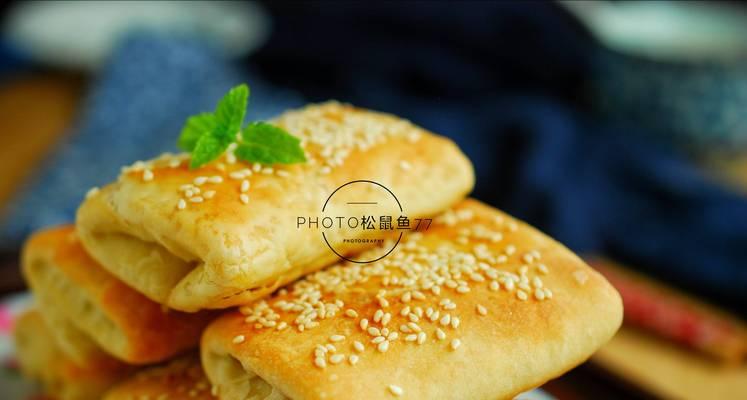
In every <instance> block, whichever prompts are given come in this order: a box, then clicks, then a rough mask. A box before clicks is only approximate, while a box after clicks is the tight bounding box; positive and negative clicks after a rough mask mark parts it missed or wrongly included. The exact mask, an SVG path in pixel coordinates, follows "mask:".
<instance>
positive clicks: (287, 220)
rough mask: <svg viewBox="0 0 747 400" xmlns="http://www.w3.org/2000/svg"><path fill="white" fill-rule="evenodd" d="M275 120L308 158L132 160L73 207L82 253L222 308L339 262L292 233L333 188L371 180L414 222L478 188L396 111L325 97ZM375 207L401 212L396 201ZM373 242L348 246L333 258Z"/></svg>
mask: <svg viewBox="0 0 747 400" xmlns="http://www.w3.org/2000/svg"><path fill="white" fill-rule="evenodd" d="M271 122H272V123H273V124H274V125H276V126H278V127H281V128H282V129H284V130H286V131H287V132H289V133H290V134H291V135H294V136H296V137H298V138H299V139H300V141H299V143H300V144H299V145H300V146H301V147H302V149H303V151H304V153H305V158H306V160H307V162H306V163H302V164H293V165H283V164H276V165H273V166H263V165H260V164H254V165H252V164H249V163H246V162H243V161H238V160H236V159H235V157H232V156H231V154H232V153H231V151H232V148H229V149H228V150H227V153H226V154H225V155H224V156H221V157H219V158H218V159H216V160H214V161H212V162H211V163H208V164H206V165H204V166H202V167H200V168H196V169H190V168H189V166H188V164H189V163H188V162H187V160H188V157H189V155H188V154H182V155H167V156H163V157H160V158H156V159H153V160H150V161H147V162H138V163H135V164H133V165H132V166H130V167H126V168H124V170H123V173H122V174H121V175H120V177H119V179H118V180H117V181H116V182H113V183H111V184H109V185H107V186H104V187H102V188H100V190H98V191H97V192H95V193H93V194H92V195H91V196H89V197H88V198H87V199H85V201H84V202H83V204H82V205H81V207H80V208H79V210H78V213H77V221H76V226H77V230H78V233H79V235H80V237H81V240H82V242H83V244H84V246H85V247H86V249H87V250H88V251H89V253H90V254H91V255H92V256H93V258H95V259H96V260H97V261H99V262H100V263H101V265H103V266H104V267H105V268H106V269H107V270H108V271H110V272H111V273H112V274H114V275H116V276H117V277H118V278H120V279H121V280H123V281H124V282H126V283H127V284H128V285H130V286H131V287H133V288H135V289H137V290H138V291H140V292H142V293H143V294H145V295H146V296H148V297H149V298H151V299H152V300H154V301H156V302H159V303H161V304H164V305H166V306H168V307H170V308H173V309H176V310H181V311H189V312H192V311H196V310H200V309H206V308H227V307H231V306H235V305H240V304H244V303H246V302H249V301H252V300H255V299H258V298H261V297H263V296H266V295H267V294H269V293H272V292H273V291H274V290H275V289H277V288H278V287H279V286H281V285H283V284H286V283H288V282H291V281H293V280H295V279H297V278H299V277H301V276H303V275H305V274H308V273H310V272H313V271H315V270H318V269H320V268H322V267H324V266H326V265H329V264H331V263H333V262H334V261H336V260H337V259H338V256H337V255H336V254H334V253H333V252H332V251H330V249H329V248H328V247H327V245H326V244H325V239H324V238H323V237H322V235H321V233H320V232H319V231H318V230H314V229H309V228H308V227H307V228H304V227H301V228H300V229H299V227H298V226H297V217H299V216H303V217H306V216H318V215H319V214H320V212H321V209H322V206H323V205H324V202H325V199H327V198H328V197H329V196H330V195H331V194H332V193H333V192H334V191H335V189H337V188H338V187H340V186H342V185H344V184H346V183H349V182H352V181H356V180H370V181H375V182H377V183H379V184H381V185H383V186H385V187H386V188H387V189H388V190H390V191H391V192H392V193H394V195H395V196H396V197H397V199H398V202H399V203H400V204H401V205H402V207H403V208H404V212H406V214H407V216H408V217H409V218H410V219H413V220H414V219H415V218H423V217H429V216H432V215H435V214H437V213H438V212H441V211H443V210H445V209H446V208H448V207H450V206H452V205H454V204H456V203H457V202H458V201H460V200H462V199H463V198H464V197H465V196H466V195H467V194H468V193H469V192H470V191H471V190H472V187H473V184H474V172H473V169H472V165H471V163H470V161H469V160H468V159H467V158H466V156H465V155H464V154H463V153H462V152H461V151H460V150H459V148H458V147H457V146H456V144H454V143H453V142H452V141H451V140H449V139H447V138H444V137H441V136H438V135H435V134H433V133H430V132H428V131H426V130H424V129H422V128H420V127H417V126H415V125H414V124H412V123H410V122H408V121H406V120H403V119H401V118H397V117H395V116H393V115H388V114H383V113H378V112H374V111H370V110H365V109H360V108H356V107H353V106H350V105H345V104H340V103H337V102H327V103H323V104H316V105H310V106H307V107H304V108H302V109H298V110H291V111H288V112H286V113H284V114H282V115H280V116H279V117H277V118H275V119H274V120H272V121H271ZM175 159H177V160H183V161H184V162H180V163H179V164H176V163H174V162H173V161H174V160H175ZM403 160H404V161H406V163H405V165H407V168H405V169H403V168H400V165H401V161H403ZM175 165H176V166H175ZM143 171H149V172H148V173H146V174H145V175H146V176H145V177H144V172H143ZM281 171H282V172H281ZM213 177H220V179H218V178H213ZM146 178H147V179H146ZM208 191H209V192H210V193H211V194H210V196H206V195H205V193H207V192H208ZM371 192H372V190H371V187H370V186H366V185H358V186H351V187H350V191H349V195H350V196H353V197H357V198H358V199H361V198H362V199H364V200H368V199H367V198H366V196H369V195H372V194H371ZM381 193H384V191H383V190H381ZM374 195H375V194H374ZM335 207H336V206H335ZM348 208H349V207H348ZM331 210H332V211H336V209H335V208H334V207H332V208H331ZM376 211H377V214H376V215H394V216H395V218H396V216H398V215H400V214H401V211H400V209H399V208H397V207H396V203H394V201H390V202H387V203H386V204H382V205H381V207H380V208H378V209H377V210H376ZM349 214H350V215H354V216H356V217H359V216H360V215H359V214H360V213H359V212H358V211H356V210H345V211H341V213H339V214H338V213H335V214H332V215H335V216H338V215H344V216H348V215H349ZM351 228H352V227H351ZM340 232H341V233H340V235H342V234H343V233H344V235H345V237H348V238H352V239H357V238H361V237H362V236H363V234H364V233H366V232H365V231H364V230H362V229H360V228H357V229H348V228H347V227H346V226H343V228H342V229H340ZM374 245H375V243H366V242H360V241H355V240H353V241H351V242H346V243H341V244H340V245H339V247H338V248H337V251H338V252H339V253H340V254H353V253H356V252H359V251H362V250H365V249H367V248H370V247H372V246H374Z"/></svg>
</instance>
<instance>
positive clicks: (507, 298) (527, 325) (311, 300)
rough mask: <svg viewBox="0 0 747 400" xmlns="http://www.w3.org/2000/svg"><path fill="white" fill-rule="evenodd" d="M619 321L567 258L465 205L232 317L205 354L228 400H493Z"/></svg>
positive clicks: (557, 365) (521, 387) (580, 265)
mask: <svg viewBox="0 0 747 400" xmlns="http://www.w3.org/2000/svg"><path fill="white" fill-rule="evenodd" d="M621 319H622V304H621V301H620V297H619V295H618V293H617V292H616V291H615V289H614V288H613V287H612V286H611V285H610V284H609V283H608V282H607V281H606V280H605V279H604V278H603V277H602V276H601V275H600V274H598V273H597V272H595V271H594V270H592V269H591V268H589V267H588V266H587V265H586V264H585V263H584V262H583V261H582V260H580V259H579V258H578V257H577V256H576V255H574V254H573V253H572V252H571V251H569V250H568V249H567V248H565V247H564V246H562V245H561V244H559V243H557V242H556V241H554V240H552V239H551V238H549V237H547V236H545V235H543V234H542V233H540V232H538V231H537V230H535V229H534V228H532V227H530V226H528V225H526V224H524V223H522V222H519V221H516V220H514V219H513V218H511V217H510V216H508V215H506V214H503V213H502V212H500V211H498V210H495V209H493V208H491V207H489V206H486V205H484V204H481V203H479V202H477V201H475V200H465V201H464V202H462V203H461V204H459V205H458V206H456V207H455V208H454V209H453V210H450V211H448V212H446V213H445V214H443V215H442V216H440V217H438V218H437V220H436V221H435V222H434V224H433V226H432V227H431V228H430V229H429V231H428V232H427V233H425V234H423V235H422V236H420V237H419V235H417V234H415V236H412V235H411V236H410V237H409V239H408V240H407V241H406V242H405V243H404V244H401V245H400V246H399V247H398V248H397V249H396V250H395V252H393V253H392V254H391V255H390V256H388V257H386V258H384V259H383V260H382V261H379V262H377V263H374V264H367V265H337V266H333V267H329V268H327V269H325V270H323V271H320V272H317V273H315V274H312V275H309V276H307V277H305V278H304V279H302V280H300V281H298V282H296V283H294V284H293V285H291V286H290V287H288V288H287V289H284V290H281V291H279V292H278V293H277V294H276V295H274V296H272V297H270V298H268V299H266V300H263V301H259V302H256V303H254V304H251V305H248V306H244V307H242V308H240V309H239V310H237V311H230V312H227V313H226V314H224V315H223V316H221V317H219V318H218V319H217V320H215V321H213V322H212V323H211V324H210V325H209V326H208V328H207V329H206V331H205V333H204V335H203V338H202V344H201V353H202V362H203V367H204V368H205V371H206V374H207V375H208V377H209V379H210V381H211V382H212V383H213V384H214V385H216V386H217V388H218V392H219V394H220V395H221V398H222V399H224V400H233V399H240V398H241V399H243V398H244V397H243V396H244V395H245V394H246V393H247V391H249V390H252V386H261V385H269V386H271V387H273V388H275V389H276V390H277V391H279V392H280V393H282V394H283V395H285V396H287V397H289V398H292V399H298V400H301V399H307V400H311V399H327V400H329V399H349V398H356V399H382V398H396V397H399V398H408V399H456V398H458V399H490V400H494V399H504V398H511V397H512V396H514V395H516V394H518V393H520V392H522V391H525V390H528V389H530V388H533V387H536V386H539V385H541V384H542V383H544V382H546V381H547V380H549V379H552V378H554V377H557V376H559V375H560V374H562V373H563V372H565V371H567V370H568V369H570V368H572V367H573V366H575V365H577V364H579V363H581V362H582V361H584V360H585V359H586V358H587V357H589V356H590V355H591V354H592V353H593V352H594V351H595V350H596V349H597V348H599V347H600V346H601V345H602V344H604V343H605V342H606V341H607V340H608V339H609V338H610V337H612V335H613V334H614V333H615V331H616V330H617V329H618V327H619V325H620V323H621ZM364 321H365V322H364ZM242 374H243V375H242ZM242 376H249V377H252V378H253V379H254V377H255V376H256V377H258V378H260V379H261V381H262V382H257V379H255V381H254V382H253V383H247V380H246V379H244V380H241V379H239V378H240V377H242Z"/></svg>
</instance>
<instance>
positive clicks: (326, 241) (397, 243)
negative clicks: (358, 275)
mask: <svg viewBox="0 0 747 400" xmlns="http://www.w3.org/2000/svg"><path fill="white" fill-rule="evenodd" d="M353 183H372V184H374V185H377V186H379V187H381V188H383V189H384V190H386V191H387V192H389V194H391V195H392V197H393V198H394V201H396V202H397V206H398V207H399V211H400V212H404V211H403V210H402V204H400V202H399V199H398V198H397V196H395V195H394V193H392V191H391V190H389V188H388V187H386V186H384V185H382V184H380V183H379V182H375V181H372V180H368V179H357V180H354V181H350V182H347V183H345V184H343V185H341V186H340V187H338V188H337V189H335V190H334V191H333V192H332V193H331V194H330V195H329V197H327V200H326V201H325V202H324V205H323V206H322V212H324V211H325V209H326V208H327V203H329V200H330V199H331V198H332V196H334V195H335V193H337V191H338V190H340V189H342V188H344V187H345V186H347V185H351V184H353ZM402 234H403V232H400V233H399V237H398V238H397V241H396V242H395V243H394V246H392V248H391V249H389V251H387V252H386V254H384V255H383V256H381V257H379V258H377V259H375V260H369V261H358V260H353V259H350V258H348V257H345V256H343V255H342V254H340V253H338V252H337V250H335V249H334V248H333V247H332V245H331V244H329V240H327V235H325V234H324V231H322V237H323V238H324V242H325V243H327V247H329V249H330V250H332V252H333V253H335V254H336V255H337V256H338V257H340V258H342V259H343V260H345V261H350V262H352V263H356V264H369V263H372V262H376V261H379V260H381V259H382V258H384V257H386V256H388V255H389V254H391V252H392V251H394V249H396V248H397V245H399V242H400V241H401V240H402Z"/></svg>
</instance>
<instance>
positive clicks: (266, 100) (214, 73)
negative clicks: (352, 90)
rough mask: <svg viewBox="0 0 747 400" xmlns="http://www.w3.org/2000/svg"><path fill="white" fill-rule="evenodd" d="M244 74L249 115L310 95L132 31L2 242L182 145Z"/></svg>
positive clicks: (13, 208)
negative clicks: (187, 124) (184, 133)
mask: <svg viewBox="0 0 747 400" xmlns="http://www.w3.org/2000/svg"><path fill="white" fill-rule="evenodd" d="M240 82H247V83H248V84H249V85H250V87H251V91H252V94H251V97H250V101H249V111H248V119H267V118H269V117H271V116H273V115H276V114H278V113H279V112H281V111H282V110H285V109H287V108H290V107H295V106H298V105H300V104H302V103H303V101H302V99H301V97H300V96H299V95H297V94H295V93H292V92H289V91H286V90H280V89H277V88H275V87H272V86H270V85H267V84H265V83H263V82H262V81H261V80H260V79H259V78H257V77H256V76H254V75H253V74H252V73H251V72H246V71H245V70H241V72H239V70H238V69H234V68H233V66H232V65H231V64H229V63H228V62H226V60H225V59H224V58H223V57H222V56H221V55H220V54H219V53H218V52H216V51H214V50H213V49H211V48H209V47H208V46H207V45H205V44H201V43H199V42H195V41H194V40H181V39H175V38H166V37H159V36H152V35H148V34H138V35H134V36H130V37H128V38H126V39H124V40H123V42H122V43H121V44H120V46H118V48H117V49H116V50H115V51H114V53H113V54H112V57H111V60H110V62H109V63H108V65H107V67H105V68H104V70H103V72H102V74H101V76H100V77H99V78H98V79H97V80H96V82H95V83H94V84H93V87H92V89H91V91H90V93H89V96H88V98H87V100H86V102H85V104H84V106H83V108H82V113H81V114H80V117H79V120H78V122H77V124H76V127H75V128H74V132H72V134H71V135H67V137H69V140H67V141H66V142H65V143H62V144H61V145H60V147H59V148H58V149H57V151H56V152H55V154H54V155H53V156H52V157H51V158H49V159H48V160H46V162H45V163H44V165H43V167H42V169H41V170H40V173H39V174H38V175H37V176H36V177H35V179H33V180H31V181H30V182H29V183H28V185H27V186H26V187H25V188H23V190H21V191H20V192H19V193H18V195H17V196H16V198H15V199H13V201H12V203H11V204H10V206H9V207H8V209H6V210H4V211H5V212H4V214H3V217H2V220H1V221H2V222H0V239H2V240H1V241H0V243H2V245H0V248H4V249H13V248H17V246H18V245H19V243H20V242H21V241H22V240H23V239H24V238H25V237H26V236H27V235H28V234H29V233H30V232H31V231H33V230H35V229H39V228H41V227H44V226H48V225H52V224H60V223H66V222H71V221H73V218H74V215H75V210H76V208H77V207H78V205H79V204H80V202H81V200H82V199H83V196H84V194H85V193H86V191H87V190H88V189H89V188H91V187H92V186H99V185H103V184H106V183H107V182H110V181H112V180H113V179H115V178H116V177H117V175H118V174H119V169H120V167H121V166H123V165H128V164H131V163H132V162H134V161H135V160H141V159H148V158H151V157H154V156H157V155H158V154H160V153H162V152H164V151H174V150H175V149H176V146H175V144H176V139H177V137H178V135H179V132H180V130H181V127H182V124H183V123H184V120H185V118H186V117H188V116H189V115H191V114H195V113H198V112H201V111H211V110H212V109H213V107H214V106H215V104H216V102H217V101H218V99H220V97H221V96H222V95H223V94H225V92H226V91H227V90H228V89H229V88H230V87H232V86H234V85H236V84H237V83H240Z"/></svg>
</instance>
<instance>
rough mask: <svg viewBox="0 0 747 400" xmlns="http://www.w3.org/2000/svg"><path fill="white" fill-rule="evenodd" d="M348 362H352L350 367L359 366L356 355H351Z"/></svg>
mask: <svg viewBox="0 0 747 400" xmlns="http://www.w3.org/2000/svg"><path fill="white" fill-rule="evenodd" d="M348 361H349V362H350V365H355V364H358V356H356V355H355V354H351V355H350V356H349V357H348Z"/></svg>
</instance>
